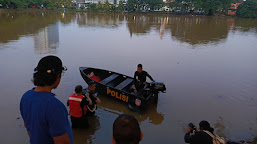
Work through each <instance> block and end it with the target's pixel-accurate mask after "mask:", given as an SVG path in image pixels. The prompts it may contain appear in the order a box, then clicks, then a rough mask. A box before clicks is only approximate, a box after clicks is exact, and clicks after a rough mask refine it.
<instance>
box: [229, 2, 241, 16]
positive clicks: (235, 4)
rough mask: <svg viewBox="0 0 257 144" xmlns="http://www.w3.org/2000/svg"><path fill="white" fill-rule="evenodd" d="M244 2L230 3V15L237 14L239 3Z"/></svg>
mask: <svg viewBox="0 0 257 144" xmlns="http://www.w3.org/2000/svg"><path fill="white" fill-rule="evenodd" d="M242 3H244V2H237V3H231V4H230V6H231V7H230V9H229V10H228V13H227V14H228V15H236V10H237V8H238V6H239V5H241V4H242Z"/></svg>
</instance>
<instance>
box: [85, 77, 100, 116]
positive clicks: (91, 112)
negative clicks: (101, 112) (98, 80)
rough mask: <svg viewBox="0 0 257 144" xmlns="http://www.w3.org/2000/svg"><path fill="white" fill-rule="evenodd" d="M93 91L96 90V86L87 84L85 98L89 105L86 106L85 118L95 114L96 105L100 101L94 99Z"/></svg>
mask: <svg viewBox="0 0 257 144" xmlns="http://www.w3.org/2000/svg"><path fill="white" fill-rule="evenodd" d="M95 89H96V84H95V82H93V81H92V82H89V83H88V88H87V91H86V94H85V96H86V98H87V100H88V101H89V105H87V112H86V115H87V116H92V115H94V114H95V110H96V108H97V104H100V103H101V100H100V99H99V98H98V97H96V95H95Z"/></svg>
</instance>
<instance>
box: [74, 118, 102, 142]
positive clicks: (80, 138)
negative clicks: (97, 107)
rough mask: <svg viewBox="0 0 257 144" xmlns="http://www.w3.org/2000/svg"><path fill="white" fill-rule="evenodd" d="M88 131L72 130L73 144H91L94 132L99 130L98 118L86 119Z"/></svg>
mask: <svg viewBox="0 0 257 144" xmlns="http://www.w3.org/2000/svg"><path fill="white" fill-rule="evenodd" d="M88 124H89V128H88V129H75V128H73V129H72V132H73V140H74V143H75V144H92V143H93V139H94V134H95V132H96V131H97V130H98V129H100V128H101V126H100V122H99V117H98V116H91V117H88Z"/></svg>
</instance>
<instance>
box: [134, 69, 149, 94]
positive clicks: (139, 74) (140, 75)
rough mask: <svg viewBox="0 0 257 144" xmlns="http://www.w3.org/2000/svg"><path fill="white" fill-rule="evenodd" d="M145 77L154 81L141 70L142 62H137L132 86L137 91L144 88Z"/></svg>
mask: <svg viewBox="0 0 257 144" xmlns="http://www.w3.org/2000/svg"><path fill="white" fill-rule="evenodd" d="M146 77H148V78H149V79H150V80H152V81H154V80H153V78H152V77H151V76H150V75H149V74H148V73H147V72H146V71H144V70H143V66H142V64H138V65H137V71H136V72H135V74H134V86H135V87H136V90H137V91H139V90H141V89H143V88H144V85H145V82H146Z"/></svg>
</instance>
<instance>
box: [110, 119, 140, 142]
mask: <svg viewBox="0 0 257 144" xmlns="http://www.w3.org/2000/svg"><path fill="white" fill-rule="evenodd" d="M142 138H143V133H142V132H141V129H140V127H139V123H138V121H137V119H136V118H135V117H133V116H131V115H128V114H121V115H120V116H119V117H118V118H117V119H116V120H115V121H114V123H113V137H112V142H113V144H138V143H139V142H140V141H141V140H142Z"/></svg>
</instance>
